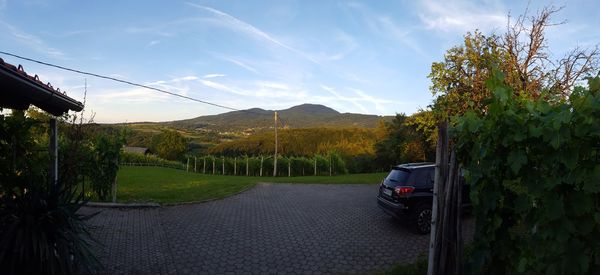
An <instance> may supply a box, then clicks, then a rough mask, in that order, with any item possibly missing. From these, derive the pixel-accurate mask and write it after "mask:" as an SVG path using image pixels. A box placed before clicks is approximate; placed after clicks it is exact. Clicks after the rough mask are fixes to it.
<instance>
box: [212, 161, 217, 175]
mask: <svg viewBox="0 0 600 275" xmlns="http://www.w3.org/2000/svg"><path fill="white" fill-rule="evenodd" d="M212 159H213V166H212V168H213V175H214V174H215V169H216V164H215V159H216V158H215V157H213V158H212Z"/></svg>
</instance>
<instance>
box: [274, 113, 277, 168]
mask: <svg viewBox="0 0 600 275" xmlns="http://www.w3.org/2000/svg"><path fill="white" fill-rule="evenodd" d="M276 176H277V112H275V156H274V158H273V177H276Z"/></svg>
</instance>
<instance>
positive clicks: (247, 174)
mask: <svg viewBox="0 0 600 275" xmlns="http://www.w3.org/2000/svg"><path fill="white" fill-rule="evenodd" d="M246 176H249V173H248V156H246Z"/></svg>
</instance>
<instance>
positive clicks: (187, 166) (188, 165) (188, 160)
mask: <svg viewBox="0 0 600 275" xmlns="http://www.w3.org/2000/svg"><path fill="white" fill-rule="evenodd" d="M185 171H186V172H189V171H190V157H188V159H187V163H186V164H185Z"/></svg>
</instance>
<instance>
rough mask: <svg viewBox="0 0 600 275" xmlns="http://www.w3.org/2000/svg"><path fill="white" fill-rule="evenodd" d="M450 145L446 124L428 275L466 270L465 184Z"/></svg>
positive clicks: (440, 135) (452, 274)
mask: <svg viewBox="0 0 600 275" xmlns="http://www.w3.org/2000/svg"><path fill="white" fill-rule="evenodd" d="M448 143H449V142H448V127H447V123H442V124H440V125H439V126H438V145H437V148H436V169H435V182H434V188H433V189H434V190H433V205H432V214H431V236H430V244H429V259H428V267H427V274H428V275H433V274H435V275H438V274H439V275H441V274H450V275H457V274H462V271H463V270H462V252H463V251H462V223H461V207H462V202H461V200H462V196H461V184H462V182H461V180H460V169H459V165H458V160H457V159H456V154H455V153H454V151H453V150H449V149H450V148H449V146H448ZM450 151H452V152H451V154H450V159H449V157H448V155H449V152H450Z"/></svg>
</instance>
